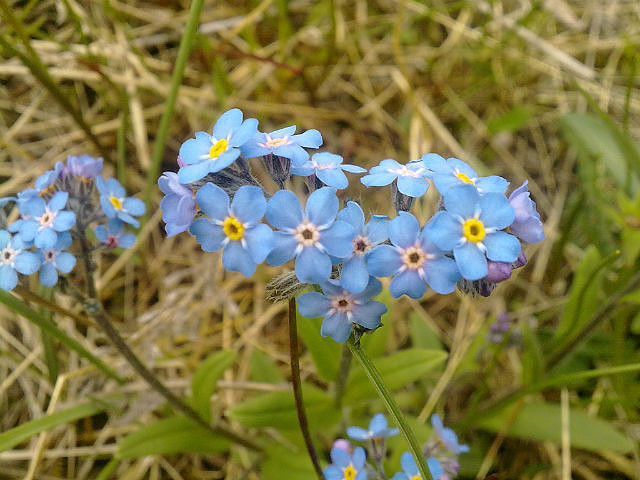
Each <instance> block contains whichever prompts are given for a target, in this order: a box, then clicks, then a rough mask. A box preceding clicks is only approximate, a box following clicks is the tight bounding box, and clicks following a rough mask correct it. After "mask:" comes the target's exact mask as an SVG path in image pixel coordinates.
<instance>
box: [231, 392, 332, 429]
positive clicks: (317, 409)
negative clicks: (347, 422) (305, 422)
mask: <svg viewBox="0 0 640 480" xmlns="http://www.w3.org/2000/svg"><path fill="white" fill-rule="evenodd" d="M302 395H303V397H304V406H305V409H306V411H307V416H308V417H309V423H310V425H311V428H312V430H315V429H316V428H317V427H321V428H322V429H323V430H324V431H326V430H327V428H328V427H329V426H330V425H334V424H335V423H337V422H338V420H339V416H340V412H338V411H337V410H336V409H335V407H334V403H333V398H332V397H331V396H329V395H327V394H326V393H325V392H323V391H322V390H319V389H318V388H316V387H314V386H312V385H306V384H303V385H302ZM227 416H228V417H229V418H231V419H233V420H236V421H238V422H240V423H241V424H242V425H243V426H245V427H247V428H260V427H275V428H278V429H280V430H296V429H298V428H300V427H299V425H298V416H297V413H296V407H295V402H294V399H293V393H292V392H290V391H286V392H270V393H265V394H261V395H257V396H255V397H254V398H252V399H250V400H247V401H245V402H243V403H240V404H237V405H235V406H233V407H231V408H230V409H229V410H228V411H227Z"/></svg>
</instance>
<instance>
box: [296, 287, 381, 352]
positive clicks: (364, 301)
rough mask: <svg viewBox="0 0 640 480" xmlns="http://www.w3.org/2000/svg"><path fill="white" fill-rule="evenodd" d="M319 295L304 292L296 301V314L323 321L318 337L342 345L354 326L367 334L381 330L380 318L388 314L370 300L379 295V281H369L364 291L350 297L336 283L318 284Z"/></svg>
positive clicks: (348, 293)
mask: <svg viewBox="0 0 640 480" xmlns="http://www.w3.org/2000/svg"><path fill="white" fill-rule="evenodd" d="M320 288H321V289H322V292H323V293H320V292H307V293H303V294H302V295H300V297H298V310H299V311H300V314H301V315H302V316H304V317H307V318H316V317H324V320H323V321H322V327H321V328H320V335H322V336H323V337H331V338H333V339H334V340H335V341H336V342H344V341H345V340H347V338H349V335H350V334H351V328H352V326H353V324H354V323H357V324H358V325H361V326H363V327H365V328H367V329H369V330H373V329H375V328H378V327H379V326H380V317H381V316H382V315H383V314H384V313H385V312H386V311H387V307H385V305H384V303H381V302H377V301H375V300H371V297H375V296H376V295H378V294H379V293H380V292H381V291H382V285H381V284H380V282H379V281H378V280H376V279H375V278H373V277H370V280H369V284H368V285H367V288H365V289H364V291H362V292H361V293H357V294H355V293H351V292H349V291H348V290H345V289H344V288H342V287H341V286H340V285H339V284H338V282H337V281H336V280H324V281H321V282H320Z"/></svg>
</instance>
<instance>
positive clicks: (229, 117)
mask: <svg viewBox="0 0 640 480" xmlns="http://www.w3.org/2000/svg"><path fill="white" fill-rule="evenodd" d="M240 124H242V111H240V109H238V108H232V109H231V110H227V111H226V112H224V113H223V114H222V115H220V118H218V121H217V122H216V124H215V125H214V126H213V136H214V137H215V139H216V140H221V139H223V138H228V137H229V136H230V135H231V133H233V130H235V129H236V128H238V127H239V126H240ZM254 134H255V132H254Z"/></svg>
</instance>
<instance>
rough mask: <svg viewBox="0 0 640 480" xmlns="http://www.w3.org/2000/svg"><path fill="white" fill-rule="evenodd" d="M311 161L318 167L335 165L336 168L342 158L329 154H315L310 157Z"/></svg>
mask: <svg viewBox="0 0 640 480" xmlns="http://www.w3.org/2000/svg"><path fill="white" fill-rule="evenodd" d="M311 160H313V161H314V162H315V163H317V164H318V165H335V166H336V167H337V166H338V165H340V164H341V163H342V157H341V156H340V155H337V154H335V153H330V152H320V153H315V154H314V155H313V157H311ZM338 168H339V167H338Z"/></svg>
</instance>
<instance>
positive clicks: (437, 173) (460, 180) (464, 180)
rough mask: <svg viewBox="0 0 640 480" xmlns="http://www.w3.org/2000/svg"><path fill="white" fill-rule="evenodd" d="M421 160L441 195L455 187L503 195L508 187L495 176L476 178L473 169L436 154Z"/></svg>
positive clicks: (460, 162)
mask: <svg viewBox="0 0 640 480" xmlns="http://www.w3.org/2000/svg"><path fill="white" fill-rule="evenodd" d="M421 160H422V163H423V164H424V166H425V168H426V169H427V170H428V171H429V173H430V178H431V179H432V180H433V183H434V185H435V186H436V188H437V189H438V191H439V192H440V193H441V194H443V195H444V193H445V192H446V191H447V190H448V189H449V188H451V187H453V186H455V185H473V186H474V187H476V189H477V190H478V192H479V193H480V194H485V193H491V192H493V193H504V192H505V191H506V190H507V187H508V186H509V182H507V181H506V180H505V179H504V178H502V177H498V176H497V175H491V176H489V177H478V174H477V173H476V171H475V170H474V169H473V168H471V167H470V166H469V165H467V164H466V163H465V162H463V161H462V160H458V159H457V158H448V159H447V160H445V159H444V158H442V157H441V156H440V155H438V154H437V153H427V154H426V155H424V156H423V157H422V158H421Z"/></svg>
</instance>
